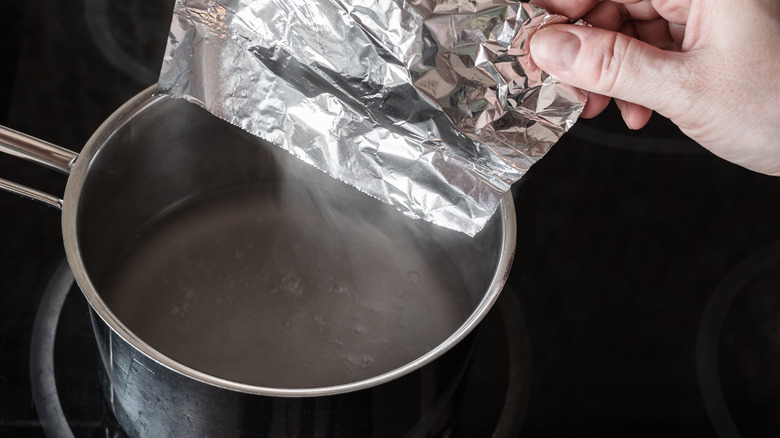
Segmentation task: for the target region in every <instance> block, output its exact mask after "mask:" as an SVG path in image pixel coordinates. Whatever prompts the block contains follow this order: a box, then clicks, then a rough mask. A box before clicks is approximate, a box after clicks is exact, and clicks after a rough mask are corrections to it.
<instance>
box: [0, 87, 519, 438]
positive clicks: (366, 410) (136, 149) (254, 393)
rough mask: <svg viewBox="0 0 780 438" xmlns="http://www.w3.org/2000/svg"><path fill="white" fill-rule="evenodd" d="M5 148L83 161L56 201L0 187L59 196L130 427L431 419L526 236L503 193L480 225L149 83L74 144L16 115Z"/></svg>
mask: <svg viewBox="0 0 780 438" xmlns="http://www.w3.org/2000/svg"><path fill="white" fill-rule="evenodd" d="M0 150H3V151H4V152H7V153H11V154H12V155H16V156H20V157H23V158H26V159H30V160H32V161H36V162H38V163H41V164H45V165H47V166H49V167H52V168H55V169H58V170H60V171H63V172H66V173H67V172H69V173H70V176H69V178H68V182H67V186H66V189H65V195H64V197H63V199H62V200H60V199H59V198H57V197H55V196H51V195H48V194H45V193H42V192H39V191H36V190H34V189H29V188H26V187H23V186H20V185H18V184H15V183H12V182H9V181H5V180H0V188H3V189H4V190H7V191H11V192H14V193H17V194H20V195H22V196H26V197H30V198H33V199H36V200H39V201H42V202H45V203H47V204H50V205H53V206H55V207H57V208H61V209H62V233H63V240H64V245H65V251H66V255H67V258H68V262H69V264H70V266H71V269H72V271H73V274H74V277H75V278H76V280H77V282H78V284H79V286H80V288H81V290H82V291H83V293H84V295H85V297H86V298H87V300H88V302H89V304H90V314H91V319H92V322H93V328H94V332H95V336H96V339H97V343H98V346H99V350H100V354H101V358H102V362H103V365H104V369H105V375H106V379H105V390H106V393H107V396H108V398H109V400H110V402H111V405H112V408H113V410H114V412H115V414H116V416H117V418H118V420H119V422H120V424H121V425H122V427H123V428H124V429H125V431H127V432H128V434H130V435H131V436H136V437H152V436H160V437H170V436H187V437H191V436H350V437H352V436H376V437H382V436H387V437H398V436H426V435H427V434H429V433H430V432H431V431H432V430H435V428H436V427H437V422H438V421H440V419H441V418H442V413H443V412H444V411H445V409H446V408H447V404H448V403H449V402H450V401H451V398H452V395H453V393H454V392H455V388H456V386H457V383H458V381H459V380H460V377H461V375H462V374H463V371H464V369H465V367H466V365H467V363H468V358H469V355H470V352H471V349H472V346H473V343H474V341H475V339H476V334H475V333H476V332H474V329H475V328H476V327H477V326H478V324H479V322H480V321H481V319H482V318H483V317H484V316H485V315H486V314H487V312H488V311H489V310H490V308H491V306H492V305H493V303H494V302H495V300H496V299H497V297H498V295H499V293H500V291H501V288H502V286H503V284H504V282H505V280H506V278H507V276H508V273H509V270H510V266H511V259H512V256H513V253H514V246H515V237H516V236H515V233H516V231H515V226H516V225H515V217H514V207H513V203H512V198H511V196H510V195H509V194H507V195H506V196H505V197H504V199H503V201H502V204H501V206H500V208H499V210H498V212H497V214H496V215H495V216H494V217H493V218H492V219H491V221H490V222H489V223H488V224H487V226H486V227H485V229H484V230H483V231H481V232H480V233H479V234H478V235H477V236H476V237H475V238H468V237H467V236H465V235H461V234H459V233H454V232H450V231H449V230H444V229H442V228H439V227H435V226H432V225H430V224H427V223H424V222H421V221H413V220H409V219H406V218H403V217H401V216H400V215H399V213H397V212H396V211H394V210H393V209H392V208H390V207H387V206H385V205H383V204H381V203H379V202H378V201H375V200H372V199H368V198H367V197H365V196H364V195H363V194H361V193H359V192H357V191H356V190H354V189H352V188H350V187H347V186H346V185H344V184H342V183H340V182H337V181H335V180H332V179H330V178H329V177H327V176H325V175H324V174H322V173H320V172H318V171H316V170H314V169H313V168H311V167H310V166H308V165H305V164H302V163H301V162H300V161H299V160H297V159H295V158H293V157H291V156H289V155H288V154H287V153H285V152H282V151H281V150H279V149H278V148H276V147H273V146H271V145H268V144H266V143H264V142H263V141H261V140H259V139H257V138H256V137H254V136H251V135H249V134H247V133H245V132H244V131H242V130H240V129H238V128H236V127H234V126H232V125H230V124H228V123H225V122H223V121H220V120H218V119H217V118H215V117H213V116H211V115H210V114H208V113H207V112H205V111H203V110H202V109H200V108H199V107H197V106H195V105H192V104H189V103H187V102H185V101H183V100H178V99H171V98H168V97H166V96H162V95H155V94H154V88H153V87H150V88H149V89H147V90H145V91H144V92H142V93H140V94H139V95H137V96H136V97H134V98H133V99H132V100H130V101H129V102H127V103H126V104H125V105H124V106H122V107H121V108H120V109H119V110H117V111H116V112H115V113H114V114H113V115H112V116H111V117H110V118H109V119H108V120H106V122H105V123H103V125H102V126H101V127H100V128H99V129H98V130H97V131H96V132H95V134H94V135H93V136H92V137H91V138H90V139H89V141H88V142H87V144H86V145H85V147H84V148H83V151H82V152H81V154H80V155H78V157H77V154H75V153H73V152H70V151H67V150H64V149H62V148H59V147H57V146H54V145H50V144H45V143H44V142H41V141H40V140H35V139H32V138H29V137H27V136H25V135H23V134H19V133H13V132H10V131H4V133H3V134H2V135H0ZM291 193H292V194H295V196H292V197H291V195H290V194H291ZM334 248H335V249H334ZM391 249H392V251H391ZM304 310H305V311H304Z"/></svg>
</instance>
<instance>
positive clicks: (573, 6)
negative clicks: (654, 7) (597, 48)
mask: <svg viewBox="0 0 780 438" xmlns="http://www.w3.org/2000/svg"><path fill="white" fill-rule="evenodd" d="M602 1H604V0H531V3H532V4H534V5H536V6H541V7H542V8H544V9H546V10H547V11H548V12H552V13H553V14H559V15H565V16H566V17H569V18H572V19H575V20H576V19H578V18H582V16H583V15H585V14H587V13H588V12H589V11H590V10H591V9H593V8H594V7H595V6H596V5H597V4H599V3H601V2H602ZM609 1H613V2H615V3H638V2H640V1H642V0H609Z"/></svg>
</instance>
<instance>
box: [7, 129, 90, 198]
mask: <svg viewBox="0 0 780 438" xmlns="http://www.w3.org/2000/svg"><path fill="white" fill-rule="evenodd" d="M0 152H4V153H6V154H8V155H12V156H14V157H18V158H23V159H25V160H28V161H32V162H33V163H36V164H40V165H43V166H46V167H48V168H50V169H54V170H57V171H60V172H62V173H66V174H67V173H70V169H71V168H72V167H73V163H74V162H75V161H76V158H77V157H78V154H77V153H76V152H73V151H70V150H68V149H65V148H62V147H60V146H57V145H55V144H52V143H49V142H47V141H43V140H39V139H37V138H35V137H32V136H29V135H27V134H24V133H21V132H19V131H15V130H13V129H11V128H7V127H5V126H0ZM0 190H5V191H7V192H10V193H15V194H17V195H19V196H22V197H24V198H29V199H32V200H35V201H39V202H43V203H44V204H47V205H50V206H52V207H55V208H57V209H60V210H62V199H61V198H58V197H56V196H53V195H50V194H48V193H44V192H42V191H40V190H36V189H33V188H30V187H27V186H24V185H21V184H17V183H15V182H12V181H8V180H6V179H2V178H0Z"/></svg>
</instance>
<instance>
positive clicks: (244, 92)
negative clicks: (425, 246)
mask: <svg viewBox="0 0 780 438" xmlns="http://www.w3.org/2000/svg"><path fill="white" fill-rule="evenodd" d="M566 20H567V19H566V18H565V17H561V16H555V15H550V14H548V13H547V12H546V11H544V10H543V9H540V8H538V7H535V6H533V5H530V4H526V3H518V2H515V1H508V0H506V1H505V0H479V1H474V0H470V1H469V0H320V1H316V2H315V1H310V0H219V1H215V0H177V2H176V6H175V9H174V16H173V23H172V25H171V32H170V36H169V41H168V47H167V50H166V55H165V58H164V61H163V67H162V71H161V74H160V80H159V90H160V91H161V92H164V93H168V94H170V95H172V96H174V97H181V98H184V99H187V100H189V101H191V102H194V103H196V104H198V105H201V106H203V107H204V108H206V109H207V110H208V111H210V112H211V113H213V114H214V115H216V116H218V117H220V118H222V119H224V120H226V121H228V122H230V123H232V124H234V125H237V126H239V127H241V128H243V129H245V130H247V131H249V132H251V133H253V134H255V135H257V136H259V137H261V138H263V139H265V140H267V141H269V142H271V143H274V144H276V145H278V146H280V147H282V148H284V149H286V150H288V151H289V152H291V153H292V154H293V155H295V156H297V157H298V158H300V159H302V160H304V161H306V162H307V163H310V164H312V165H314V166H316V167H317V168H319V169H321V170H323V171H325V172H327V173H328V174H330V175H331V176H333V177H335V178H337V179H339V180H342V181H344V182H346V183H348V184H351V185H353V186H355V187H356V188H358V189H360V190H362V191H363V192H365V193H367V194H369V195H371V196H373V197H375V198H377V199H379V200H381V201H384V202H386V203H389V204H392V205H394V206H396V207H397V208H398V209H399V210H401V211H403V212H404V213H406V214H407V215H409V216H412V217H417V218H422V219H425V220H428V221H431V222H433V223H436V224H438V225H442V226H445V227H448V228H452V229H455V230H458V231H462V232H464V233H467V234H469V235H474V234H476V233H477V232H478V231H479V230H480V229H481V228H482V227H483V226H484V224H485V223H486V222H487V220H488V219H489V218H490V216H491V215H492V214H493V213H494V211H495V210H496V208H497V207H498V205H499V202H500V200H501V197H502V195H503V194H504V193H506V191H508V190H509V189H510V186H511V185H512V183H514V182H515V181H517V180H518V179H519V178H520V177H521V176H522V175H523V174H524V173H525V172H526V171H527V170H528V168H529V167H530V166H531V165H532V164H533V163H535V162H536V161H537V160H539V159H540V158H541V157H542V156H543V155H544V154H545V153H546V152H547V151H548V150H549V149H550V147H551V146H552V145H553V144H554V143H555V142H556V141H557V140H558V139H559V138H560V136H561V135H563V133H564V132H565V131H566V130H567V129H568V128H570V127H571V126H572V125H573V124H574V122H575V120H576V119H577V117H578V115H579V114H580V112H581V111H582V108H583V106H584V103H585V99H586V96H585V94H584V93H583V92H582V91H580V90H578V89H575V88H572V87H569V86H566V85H564V84H561V83H559V82H558V81H557V80H556V79H555V78H554V77H552V76H550V75H548V74H546V73H544V72H542V71H540V70H539V68H538V67H536V66H535V64H533V62H531V59H530V57H529V55H528V41H529V38H530V36H531V35H532V34H533V33H534V32H535V31H536V30H538V29H539V27H540V26H542V25H545V24H547V23H551V22H563V21H566Z"/></svg>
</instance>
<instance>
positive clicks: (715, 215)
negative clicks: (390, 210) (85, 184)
mask: <svg viewBox="0 0 780 438" xmlns="http://www.w3.org/2000/svg"><path fill="white" fill-rule="evenodd" d="M171 11H172V2H171V1H167V0H166V1H155V2H150V1H144V2H142V1H140V0H127V1H124V2H106V1H104V0H84V1H81V2H58V1H55V0H25V1H19V2H10V3H9V4H8V5H4V8H3V14H0V53H2V55H3V59H4V60H3V62H2V63H0V75H2V76H0V77H1V78H2V81H0V124H3V125H6V126H10V127H12V128H14V129H17V130H20V131H23V132H26V133H28V134H31V135H34V136H37V137H39V138H43V139H45V140H48V141H51V142H53V143H57V144H59V145H61V146H64V147H67V148H70V149H73V150H75V151H78V150H80V148H81V145H82V144H83V143H84V142H85V141H86V140H87V138H88V137H89V135H90V134H91V132H93V131H94V130H95V129H96V128H97V127H98V126H99V124H100V123H101V122H102V121H103V120H104V119H105V118H106V117H107V116H108V115H109V114H110V113H111V112H112V111H113V110H114V109H116V108H117V107H119V106H120V105H121V104H122V103H123V102H124V101H126V100H127V99H129V98H130V97H131V96H133V95H135V94H136V93H137V92H139V91H141V90H142V89H144V88H146V87H147V86H148V85H149V84H151V83H153V82H154V80H155V78H156V75H157V73H156V72H157V71H158V69H159V65H160V62H161V60H162V54H163V51H164V48H165V42H166V38H167V31H168V27H169V22H170V15H171ZM735 108H738V105H737V106H735ZM0 177H2V178H6V179H11V180H15V181H18V182H21V183H26V184H28V185H32V186H34V187H36V188H39V189H42V190H45V191H49V192H51V193H54V194H61V193H62V191H63V188H64V183H65V181H66V177H65V176H64V175H59V174H56V173H53V172H51V171H48V170H45V169H42V168H39V167H37V166H35V165H31V164H27V163H24V162H21V161H19V160H15V159H11V158H8V157H6V156H0ZM514 194H515V200H516V204H517V205H516V209H517V218H518V242H517V254H516V257H515V262H514V266H513V270H512V273H511V276H510V278H509V283H508V286H507V288H506V289H505V291H504V293H503V294H502V298H501V302H500V305H497V306H496V308H495V309H494V311H493V312H491V315H490V316H489V317H488V319H487V320H486V324H485V327H484V330H483V333H482V336H481V338H480V343H479V347H478V351H477V354H476V356H475V364H474V366H473V367H472V369H471V370H470V371H469V376H468V378H467V380H466V383H465V386H464V388H463V393H464V400H465V401H464V402H463V403H464V404H463V405H461V406H458V407H457V412H459V414H456V418H458V419H457V420H455V422H454V423H453V425H452V426H451V427H450V428H449V429H448V431H447V432H446V433H447V434H448V436H455V437H457V436H462V437H479V436H496V437H501V436H523V437H542V436H544V437H550V436H553V437H557V436H571V435H575V434H576V435H578V436H600V437H603V436H617V435H620V436H659V435H661V436H662V435H685V436H693V437H714V436H744V437H752V436H771V435H777V434H778V433H780V420H779V419H780V387H779V385H780V384H779V383H778V382H780V372H779V371H778V370H779V369H780V335H778V333H780V298H778V296H780V294H778V293H777V292H778V290H780V275H779V274H778V273H779V272H780V269H777V268H780V244H779V243H778V242H780V227H778V225H777V224H780V202H778V200H780V178H773V177H768V176H763V175H759V174H755V173H752V172H750V171H747V170H744V169H742V168H739V167H737V166H735V165H731V164H729V163H726V162H724V161H722V160H720V159H718V158H716V157H714V156H712V155H711V154H709V153H708V152H706V151H704V150H703V149H701V148H700V147H699V146H697V145H696V144H695V143H693V142H692V141H690V140H688V139H686V138H685V137H684V136H683V135H682V134H680V133H679V132H678V131H677V129H676V128H674V127H673V126H672V125H671V124H669V123H668V122H666V121H665V120H663V119H661V118H659V117H654V118H653V119H652V121H651V124H650V126H649V127H648V128H646V129H643V130H640V131H636V132H634V131H629V130H627V129H625V128H624V127H622V125H621V123H620V117H619V113H618V111H617V109H616V108H615V107H614V106H612V107H610V108H609V109H608V110H607V111H606V112H605V113H604V114H602V115H601V116H599V117H598V118H596V119H593V120H581V121H580V122H578V123H577V125H575V127H574V128H573V129H572V131H571V132H570V133H568V134H566V135H565V136H564V137H563V139H562V140H561V141H560V142H559V143H558V144H557V145H556V146H555V147H554V148H553V149H552V151H551V152H550V153H549V154H548V155H547V156H546V157H545V158H544V159H543V160H542V161H541V162H539V163H538V164H537V165H535V166H534V167H533V168H532V169H531V171H530V172H529V173H528V175H527V176H526V177H524V178H523V179H522V180H521V182H520V183H518V184H516V185H515V187H514ZM0 212H1V213H0V436H9V437H26V436H31V437H34V436H45V433H44V430H48V429H46V427H47V426H46V424H42V421H43V422H44V423H45V422H46V421H49V420H46V419H43V420H42V419H41V415H39V412H42V411H45V410H46V409H48V408H47V406H36V404H35V403H34V400H35V399H36V398H37V397H38V396H36V391H38V390H39V389H40V388H38V387H35V388H34V385H33V384H32V383H31V381H32V377H31V372H30V370H31V368H32V369H33V370H40V369H41V367H44V366H45V363H44V362H45V361H44V360H43V359H41V356H40V355H39V353H40V351H39V350H36V348H40V346H39V345H38V344H36V343H34V342H33V332H34V329H35V330H41V329H40V327H39V326H38V325H37V324H40V323H36V314H38V313H40V312H41V311H40V310H39V305H40V303H41V302H42V300H43V299H44V298H45V296H48V295H46V294H47V293H48V291H49V290H51V288H50V287H49V283H50V281H53V279H55V280H56V279H57V278H63V277H62V275H64V274H62V271H58V267H60V266H61V264H62V260H63V249H62V239H61V236H60V228H59V220H60V216H59V213H58V212H57V211H56V210H53V209H50V208H47V207H45V206H42V205H39V204H36V203H33V202H30V201H28V200H24V199H21V198H17V197H15V196H12V195H8V194H2V193H0ZM63 281H64V280H63ZM63 297H64V298H63V299H64V304H63V306H62V310H61V313H59V322H58V323H57V327H56V328H57V332H56V333H57V334H56V338H55V342H54V345H53V361H54V367H53V370H54V371H53V372H54V379H55V381H56V384H57V390H58V394H59V399H60V401H61V404H62V408H63V410H64V411H65V414H66V417H67V421H68V424H69V427H70V428H71V429H72V430H73V432H74V433H75V435H76V436H107V435H108V436H117V435H120V434H121V431H120V430H119V429H118V428H117V427H116V424H115V423H114V421H113V417H112V416H111V413H110V411H109V410H108V409H107V405H106V403H105V401H104V399H103V398H102V392H101V391H100V387H99V377H98V374H97V370H98V368H99V365H98V359H97V356H96V354H95V349H96V347H95V345H94V340H93V338H92V334H91V332H90V328H89V324H88V320H87V310H86V302H85V301H84V299H83V298H82V297H81V295H80V294H79V292H78V289H76V288H69V289H68V291H66V293H65V294H64V295H63ZM44 301H46V300H44ZM36 333H37V332H36ZM31 353H32V354H33V362H32V363H31V360H30V357H31V356H30V355H31ZM74 358H75V359H77V360H72V359H74ZM39 362H40V363H39ZM31 365H32V366H31ZM36 385H37V384H36ZM45 387H46V385H44V389H45ZM34 389H35V391H34ZM38 403H39V405H40V404H42V403H43V402H40V401H39V402H38ZM507 418H509V419H511V420H512V421H506V420H507ZM502 419H503V422H502Z"/></svg>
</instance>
